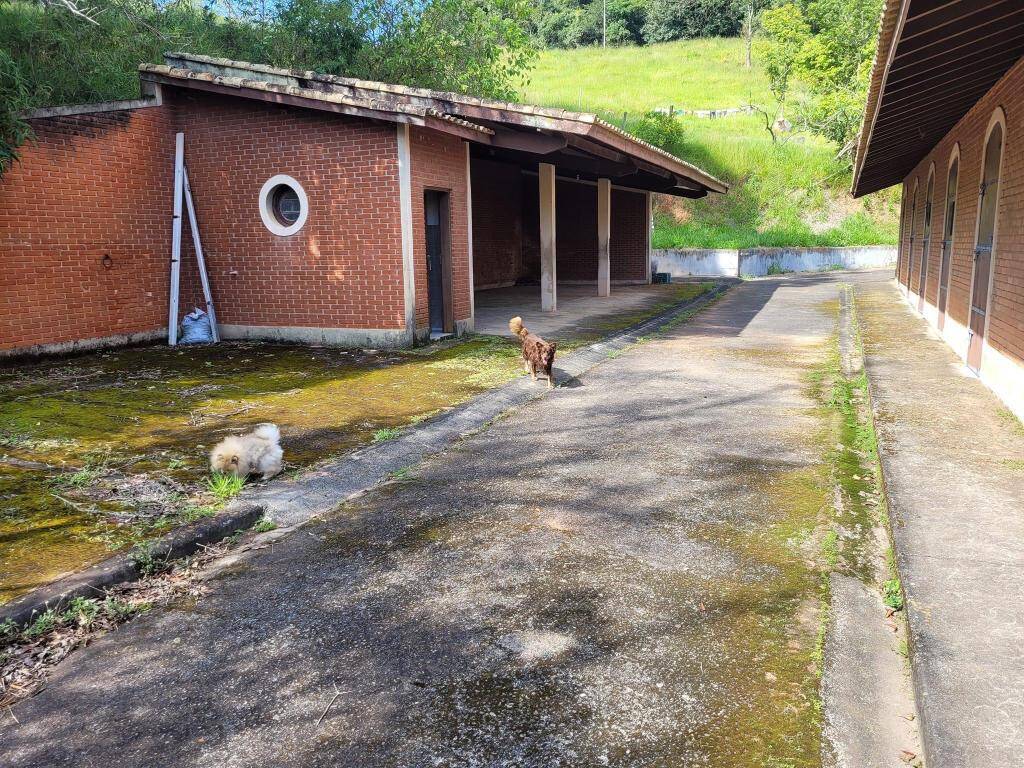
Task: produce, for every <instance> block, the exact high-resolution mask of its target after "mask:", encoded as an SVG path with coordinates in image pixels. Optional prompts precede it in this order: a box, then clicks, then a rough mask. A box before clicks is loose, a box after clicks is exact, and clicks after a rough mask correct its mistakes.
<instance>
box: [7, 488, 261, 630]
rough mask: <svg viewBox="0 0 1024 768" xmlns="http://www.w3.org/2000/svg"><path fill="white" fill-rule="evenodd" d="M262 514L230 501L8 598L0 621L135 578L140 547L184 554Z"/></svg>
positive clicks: (160, 554)
mask: <svg viewBox="0 0 1024 768" xmlns="http://www.w3.org/2000/svg"><path fill="white" fill-rule="evenodd" d="M263 514H264V510H263V507H261V506H259V505H258V504H251V503H243V504H233V505H231V506H230V507H228V508H227V510H225V511H224V512H223V513H221V514H219V515H217V516H216V517H212V518H210V519H208V520H203V521H200V522H197V523H193V524H191V525H186V526H183V527H181V528H178V529H177V530H175V531H172V532H171V533H169V534H167V535H166V536H162V537H161V538H159V539H154V540H153V541H152V542H151V543H150V544H149V546H148V547H145V548H143V547H136V548H134V549H132V550H130V551H128V552H122V553H120V554H117V555H114V556H113V557H110V558H108V559H106V560H104V561H103V562H101V563H97V564H96V565H94V566H92V567H90V568H86V569H85V570H84V571H79V572H78V573H75V574H72V575H71V576H67V577H65V578H63V579H58V580H57V581H54V582H52V583H50V584H47V585H46V586H45V587H40V588H39V589H36V590H33V591H32V592H29V593H28V594H27V595H22V596H21V597H19V598H17V599H16V600H12V601H11V602H10V603H8V604H7V605H4V606H2V607H0V623H3V622H5V621H12V622H14V623H15V624H17V625H19V626H21V625H24V624H27V623H28V622H30V621H31V620H32V617H33V616H35V615H36V614H39V613H43V612H44V611H46V610H48V609H50V608H53V609H58V608H60V607H61V606H62V605H65V604H66V603H67V602H68V601H70V600H73V599H74V598H76V597H96V596H97V595H99V594H101V593H102V591H103V590H104V589H106V588H108V587H112V586H115V585H117V584H122V583H124V582H126V581H132V580H134V579H137V578H138V577H139V575H140V573H139V569H138V568H137V567H136V564H135V560H136V556H137V555H138V554H140V553H141V552H143V551H147V552H148V553H149V554H150V555H151V556H153V557H156V558H158V559H168V560H174V559H177V558H181V557H186V556H187V555H191V554H192V553H193V552H195V551H196V550H197V549H199V547H200V546H202V545H203V544H208V543H210V542H213V541H220V540H221V539H223V538H224V537H226V536H230V535H231V534H233V533H234V532H235V531H238V530H246V529H247V528H251V527H252V525H253V523H255V522H256V521H257V520H259V519H260V518H261V517H263Z"/></svg>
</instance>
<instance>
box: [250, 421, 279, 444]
mask: <svg viewBox="0 0 1024 768" xmlns="http://www.w3.org/2000/svg"><path fill="white" fill-rule="evenodd" d="M252 433H253V434H254V435H255V436H256V437H258V438H261V439H263V440H268V441H269V442H271V443H276V442H277V441H278V440H280V439H281V430H279V429H278V428H277V424H260V425H259V426H257V427H256V429H254V430H253V431H252Z"/></svg>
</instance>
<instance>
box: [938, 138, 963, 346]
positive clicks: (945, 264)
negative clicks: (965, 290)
mask: <svg viewBox="0 0 1024 768" xmlns="http://www.w3.org/2000/svg"><path fill="white" fill-rule="evenodd" d="M959 172H960V160H959V158H958V159H956V160H954V161H953V162H952V164H950V166H949V178H948V179H947V180H946V207H945V220H944V221H943V223H942V261H941V262H940V264H939V300H938V305H937V307H938V310H939V330H940V331H941V330H942V329H943V327H944V326H945V325H946V300H947V298H948V297H949V263H950V261H951V260H952V257H953V225H954V223H955V222H956V183H957V176H958V175H959Z"/></svg>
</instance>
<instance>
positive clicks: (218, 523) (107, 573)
mask: <svg viewBox="0 0 1024 768" xmlns="http://www.w3.org/2000/svg"><path fill="white" fill-rule="evenodd" d="M736 282H738V281H737V280H720V281H718V282H717V285H716V286H715V288H714V289H712V290H711V291H709V292H708V293H705V294H702V295H700V296H698V297H696V298H695V299H692V300H690V301H687V302H684V303H681V304H677V305H675V306H673V307H672V308H670V309H668V310H666V311H665V312H662V313H660V314H658V315H655V316H654V317H652V318H650V319H648V320H644V321H643V322H640V323H637V324H635V325H632V326H630V327H628V328H626V329H624V330H622V331H619V332H617V333H615V334H612V335H611V336H608V337H607V338H605V339H602V340H601V341H598V342H596V343H594V344H590V345H589V346H586V347H583V348H581V349H579V350H577V351H576V352H574V353H573V354H571V355H569V356H568V357H567V358H566V359H565V360H564V361H563V362H561V363H560V364H558V365H557V366H556V368H555V371H556V374H558V375H556V380H558V381H559V383H562V384H564V383H566V381H567V380H569V381H571V380H574V379H576V378H577V377H579V376H580V375H582V374H583V373H585V372H586V371H588V370H590V369H591V368H593V367H594V366H596V365H598V364H599V363H601V362H604V361H605V360H607V359H608V355H609V353H611V352H615V351H619V350H622V349H625V348H626V347H628V346H631V345H632V344H635V343H636V342H637V341H638V340H639V339H641V338H642V337H643V336H645V335H649V334H651V333H653V332H655V331H657V330H658V329H659V328H661V327H662V326H664V325H666V324H667V323H669V322H671V321H673V320H675V319H676V318H678V317H680V316H682V315H684V314H686V313H688V312H690V311H693V310H695V309H698V308H700V307H702V306H704V305H706V304H708V303H710V302H711V301H713V300H715V299H716V298H718V297H719V296H720V295H721V294H722V293H724V292H725V290H726V289H727V288H728V287H729V286H730V285H732V284H734V283H736ZM547 393H548V390H547V388H546V387H545V386H544V385H543V384H540V383H537V384H534V383H533V382H531V381H530V380H529V379H527V378H526V377H525V376H523V377H520V378H517V379H514V380H513V381H510V382H509V383H507V384H504V385H502V386H500V387H496V388H495V389H492V390H488V391H486V392H483V393H481V394H480V395H477V396H476V397H474V398H473V399H471V400H469V401H468V402H466V403H463V404H462V405H460V406H457V407H455V408H453V409H451V410H449V411H446V412H445V413H443V414H441V415H439V416H437V417H435V418H433V419H429V420H427V421H424V422H422V423H421V424H418V425H416V426H415V427H413V428H411V429H407V430H405V431H404V432H403V433H402V435H401V436H400V437H398V438H397V439H395V440H389V441H387V442H384V443H376V444H373V445H368V446H364V447H363V448H359V449H356V450H355V451H353V452H351V453H348V454H345V455H344V456H341V457H339V458H337V459H333V460H330V461H328V462H326V463H323V464H321V465H319V466H317V467H314V468H312V469H309V470H307V471H305V472H303V473H302V475H301V476H299V477H298V478H294V479H290V480H281V481H275V482H274V483H272V484H270V485H266V486H255V487H252V488H251V490H248V491H243V492H242V494H241V495H240V496H239V497H238V499H236V501H235V502H233V503H232V504H231V505H229V506H228V508H227V509H226V510H225V511H224V512H222V513H221V514H219V515H217V516H216V517H213V518H210V519H209V520H205V521H202V522H199V523H195V524H192V525H188V526H184V527H182V528H179V529H177V530H176V531H173V532H171V533H169V534H167V535H166V536H163V537H161V538H159V539H156V540H154V541H153V542H152V543H150V545H149V547H148V551H149V552H150V554H151V555H153V556H155V557H158V558H168V559H175V558H180V557H185V556H186V555H189V554H192V553H193V552H195V551H196V550H197V549H198V548H199V547H200V546H201V545H202V544H206V543H209V542H211V541H219V540H220V539H223V538H224V537H226V536H230V535H231V534H232V533H234V532H235V531H237V530H245V529H247V528H250V527H251V526H252V525H253V524H254V523H255V522H256V521H257V520H259V519H260V518H261V517H264V516H266V517H270V518H272V519H273V520H274V521H275V522H276V523H277V524H278V525H279V526H283V527H295V526H299V525H302V524H303V523H305V522H307V521H308V520H310V519H312V518H313V517H316V516H318V515H320V514H323V513H325V512H328V511H330V510H331V509H334V508H335V507H336V506H338V505H339V504H341V503H342V502H344V501H346V500H347V499H350V498H353V497H355V496H358V495H359V494H361V493H364V492H365V491H367V490H369V489H370V488H372V487H373V486H374V485H377V484H378V483H380V482H381V481H383V480H386V479H387V478H388V477H389V475H390V474H391V473H393V472H396V471H398V470H400V469H403V468H405V467H409V466H411V465H413V464H416V463H418V462H419V461H421V460H422V459H423V458H425V457H426V456H428V455H430V454H433V453H436V452H438V451H440V450H443V449H444V448H445V447H447V446H448V445H450V444H451V443H453V442H454V441H456V440H458V439H459V438H461V437H464V436H465V435H468V434H470V433H472V432H475V431H476V430H478V429H480V428H481V427H484V426H486V425H487V423H488V422H490V421H491V420H492V419H494V418H496V417H497V416H499V415H500V414H502V413H503V412H505V411H507V410H508V409H509V408H513V407H515V406H518V405H522V404H524V403H526V402H529V401H531V400H534V399H537V398H541V397H544V396H546V395H547ZM139 552H140V549H139V548H136V549H133V550H132V551H130V552H125V553H121V554H118V555H114V556H113V557H111V558H108V559H107V560H104V561H103V562H101V563H97V564H96V565H94V566H92V567H90V568H86V569H85V570H83V571H80V572H79V573H76V574H73V575H71V576H68V577H66V578H63V579H59V580H58V581H55V582H53V583H51V584H48V585H46V586H44V587H40V588H39V589H36V590H33V591H32V592H29V593H28V594H26V595H22V596H21V597H19V598H17V599H15V600H13V601H11V602H10V603H8V604H7V605H4V606H0V622H4V621H7V620H10V621H13V622H14V623H15V624H18V625H19V626H20V625H23V624H26V623H27V622H29V621H31V619H32V617H33V616H35V615H36V614H38V613H41V612H43V611H46V610H47V609H49V608H54V609H56V608H59V607H60V606H61V605H64V604H65V603H67V602H68V601H69V600H72V599H73V598H75V597H85V596H96V595H98V594H100V593H101V592H102V590H103V589H105V588H107V587H111V586H114V585H116V584H121V583H123V582H126V581H131V580H133V579H136V578H138V577H139V571H138V568H137V567H136V566H135V556H136V555H137V554H138V553H139Z"/></svg>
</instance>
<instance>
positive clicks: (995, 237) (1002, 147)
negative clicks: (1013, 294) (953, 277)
mask: <svg viewBox="0 0 1024 768" xmlns="http://www.w3.org/2000/svg"><path fill="white" fill-rule="evenodd" d="M996 125H999V126H1000V128H1001V129H1002V132H1003V138H1002V141H1001V142H1000V144H999V168H998V169H997V170H996V173H997V174H998V178H999V188H998V189H997V190H996V201H995V217H994V220H993V222H992V252H991V253H990V254H989V259H988V290H987V291H986V293H985V323H984V325H982V332H981V349H980V350H979V351H978V367H977V368H971V364H970V359H969V358H970V354H971V311H972V310H971V307H972V306H973V305H974V281H975V277H976V274H977V271H978V261H977V259H976V258H974V251H975V250H976V249H977V247H978V235H979V234H980V232H981V202H982V200H981V191H980V189H981V185H982V183H983V182H984V180H985V162H986V161H987V160H988V158H987V157H986V155H985V153H986V152H987V151H988V140H989V139H990V138H991V136H992V131H993V129H994V128H995V127H996ZM1006 143H1007V136H1006V112H1005V111H1004V110H1003V107H1002V106H1001V105H1000V106H997V107H996V108H995V109H994V110H992V116H991V117H990V118H989V120H988V126H987V127H986V128H985V138H984V140H983V141H982V142H981V165H980V166H979V172H978V189H979V192H978V203H977V206H976V209H975V214H974V245H973V246H972V247H971V285H970V288H969V290H968V292H967V349H965V350H964V362H965V363H966V364H967V368H968V370H970V371H973V372H974V373H976V374H979V375H980V374H981V361H982V360H984V358H985V345H986V344H988V331H989V324H990V323H991V322H992V313H991V311H990V309H991V306H992V288H993V286H994V285H995V276H996V253H997V251H996V249H997V247H998V246H999V203H1000V201H1001V200H1002V197H1003V181H1004V179H1003V164H1004V163H1005V162H1006Z"/></svg>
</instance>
